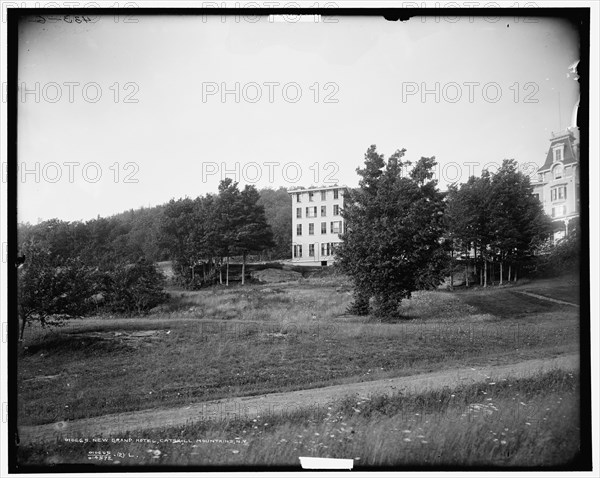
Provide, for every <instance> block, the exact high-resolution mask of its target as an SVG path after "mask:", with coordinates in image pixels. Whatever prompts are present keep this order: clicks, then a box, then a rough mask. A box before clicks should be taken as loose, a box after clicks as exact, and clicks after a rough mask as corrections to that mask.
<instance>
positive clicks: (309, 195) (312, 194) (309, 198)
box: [308, 191, 315, 202]
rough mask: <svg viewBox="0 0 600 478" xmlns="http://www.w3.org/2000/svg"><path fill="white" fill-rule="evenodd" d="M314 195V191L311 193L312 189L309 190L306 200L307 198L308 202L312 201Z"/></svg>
mask: <svg viewBox="0 0 600 478" xmlns="http://www.w3.org/2000/svg"><path fill="white" fill-rule="evenodd" d="M314 196H315V193H313V192H312V191H311V192H309V193H308V200H309V201H310V202H313V199H314Z"/></svg>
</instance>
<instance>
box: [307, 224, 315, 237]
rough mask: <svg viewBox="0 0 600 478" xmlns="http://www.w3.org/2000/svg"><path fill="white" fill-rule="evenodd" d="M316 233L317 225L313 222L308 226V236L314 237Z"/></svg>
mask: <svg viewBox="0 0 600 478" xmlns="http://www.w3.org/2000/svg"><path fill="white" fill-rule="evenodd" d="M314 233H315V225H314V223H312V222H311V223H310V224H309V225H308V235H309V236H312V235H313V234H314Z"/></svg>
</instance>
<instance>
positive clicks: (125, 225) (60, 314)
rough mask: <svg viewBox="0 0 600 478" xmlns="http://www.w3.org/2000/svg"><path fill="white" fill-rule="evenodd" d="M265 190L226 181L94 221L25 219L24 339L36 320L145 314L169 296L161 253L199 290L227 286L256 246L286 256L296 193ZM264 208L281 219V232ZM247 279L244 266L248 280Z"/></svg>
mask: <svg viewBox="0 0 600 478" xmlns="http://www.w3.org/2000/svg"><path fill="white" fill-rule="evenodd" d="M263 192H264V196H265V197H261V194H260V193H259V192H258V191H257V189H256V188H254V187H253V186H246V187H245V188H244V189H243V190H241V191H240V190H239V188H238V185H237V183H233V182H232V181H231V180H230V179H226V180H224V181H222V182H221V183H220V185H219V191H218V194H216V195H211V194H207V195H206V196H199V197H197V198H196V199H190V198H185V199H179V200H171V201H170V202H169V203H167V204H165V205H161V206H157V207H155V208H149V209H144V208H142V209H140V210H137V211H134V210H131V211H127V212H125V213H122V214H119V215H115V216H113V217H110V218H101V217H98V218H97V219H93V220H90V221H87V222H81V221H74V222H67V221H60V220H58V219H52V220H49V221H45V222H42V223H40V224H38V225H36V226H32V225H29V224H20V225H19V228H18V248H19V254H20V259H21V260H20V261H19V262H20V263H21V264H20V267H19V269H18V294H19V296H18V307H19V317H20V319H21V337H22V336H23V333H24V330H25V327H26V325H27V324H29V323H31V322H33V321H38V322H39V323H41V324H42V325H43V326H45V325H61V324H62V323H63V322H64V321H65V320H66V319H68V318H72V317H82V316H85V315H87V314H90V313H98V312H100V311H106V312H110V313H117V314H125V315H128V314H142V313H145V312H147V311H148V310H150V309H152V308H153V307H155V306H157V305H159V304H160V303H162V302H164V301H165V300H166V299H167V294H166V293H165V292H164V286H165V278H164V276H163V275H162V273H161V272H160V271H159V270H158V269H157V266H156V262H158V261H161V260H172V261H173V264H174V266H175V268H174V269H175V272H176V273H177V277H178V280H179V282H180V284H181V285H183V286H184V287H188V288H195V287H199V286H201V285H203V284H214V283H215V282H216V281H217V280H218V281H219V282H220V283H226V284H228V283H229V267H228V265H229V258H231V257H235V256H240V258H241V260H242V264H243V266H242V268H243V269H245V264H246V260H247V258H248V256H249V255H250V254H253V253H263V254H265V253H266V254H268V255H270V256H273V255H275V256H278V255H282V254H283V250H284V249H285V251H286V255H285V257H287V254H288V253H289V250H290V247H291V238H289V237H288V236H289V231H290V230H291V215H290V213H289V196H288V194H287V191H286V190H285V189H283V188H280V189H279V190H263ZM283 209H285V218H284V217H283ZM265 210H268V211H269V213H270V214H271V217H274V218H275V220H274V221H273V222H274V224H275V227H274V228H273V229H275V234H274V233H273V232H272V228H271V225H270V224H269V222H268V220H267V218H266V215H265ZM284 229H285V232H284ZM274 237H276V238H277V239H278V240H279V241H280V242H279V243H276V242H275V241H274V240H273V238H274ZM267 257H268V256H267ZM199 268H201V269H202V273H201V274H199V275H198V274H197V271H198V269H199ZM244 277H245V271H244V270H243V271H242V283H243V281H244ZM217 278H218V279H217Z"/></svg>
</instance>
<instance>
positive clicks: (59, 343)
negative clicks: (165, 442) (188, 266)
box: [18, 277, 579, 425]
mask: <svg viewBox="0 0 600 478" xmlns="http://www.w3.org/2000/svg"><path fill="white" fill-rule="evenodd" d="M350 290H351V289H350V288H349V286H348V284H347V283H345V282H344V281H343V280H342V279H340V278H336V277H328V278H315V279H310V280H306V281H302V282H301V283H284V284H277V285H276V286H261V285H248V286H245V287H240V286H232V287H229V288H226V287H222V288H215V289H210V290H201V291H197V292H183V291H177V292H173V294H174V296H175V298H174V300H173V301H172V302H171V304H168V305H167V306H165V307H163V308H161V310H157V311H156V312H155V313H154V314H153V315H150V316H148V317H143V318H135V319H120V318H114V317H113V318H110V317H96V318H91V319H86V320H80V321H72V322H71V323H70V324H69V325H68V326H67V327H65V328H63V329H58V330H55V331H53V332H47V331H42V330H40V329H31V330H28V331H27V333H26V337H25V338H26V341H25V344H24V345H25V347H26V348H23V349H22V350H21V351H20V357H19V368H18V373H19V376H18V377H19V381H18V386H19V400H18V404H19V410H18V413H19V424H20V425H36V424H43V423H53V422H59V421H64V420H74V419H79V418H87V417H92V416H100V415H105V414H109V413H116V412H125V411H134V410H144V409H151V408H156V407H170V406H174V405H183V404H190V403H196V402H199V401H207V400H212V399H217V398H224V397H232V396H245V395H253V394H264V393H271V392H282V391H289V390H297V389H303V388H314V387H320V386H326V385H334V384H340V383H352V382H359V381H365V380H375V379H380V378H386V377H395V376H403V375H411V374H417V373H422V372H428V371H433V370H442V369H445V368H452V367H457V366H465V365H468V364H485V363H511V362H518V361H521V360H526V359H529V358H541V357H547V356H554V355H557V354H561V353H570V352H576V351H578V339H579V328H578V327H579V316H578V311H577V310H573V309H574V308H573V307H565V306H561V305H560V304H554V303H551V302H547V301H542V300H538V299H535V298H532V297H528V296H523V295H520V294H514V296H515V297H511V296H506V294H507V293H509V290H508V289H504V288H499V289H490V290H485V291H481V290H474V291H465V292H460V293H449V292H442V291H427V292H419V293H416V294H415V295H414V297H413V298H412V299H411V300H410V301H406V302H405V303H404V305H403V309H404V313H405V316H406V318H407V320H405V321H402V322H399V323H394V324H379V323H372V322H368V319H367V318H364V317H356V316H348V315H345V311H346V308H347V306H348V305H349V303H350V301H351V296H350ZM516 300H518V301H519V302H518V303H517V302H515V301H516ZM507 310H510V311H511V314H513V313H514V316H513V315H510V314H508V312H507ZM142 332H146V334H144V333H142Z"/></svg>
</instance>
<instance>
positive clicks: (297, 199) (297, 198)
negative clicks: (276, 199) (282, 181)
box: [296, 193, 302, 202]
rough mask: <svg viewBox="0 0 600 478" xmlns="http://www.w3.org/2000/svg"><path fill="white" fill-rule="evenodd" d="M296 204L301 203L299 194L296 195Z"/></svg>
mask: <svg viewBox="0 0 600 478" xmlns="http://www.w3.org/2000/svg"><path fill="white" fill-rule="evenodd" d="M296 202H302V201H301V200H300V193H296Z"/></svg>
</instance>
